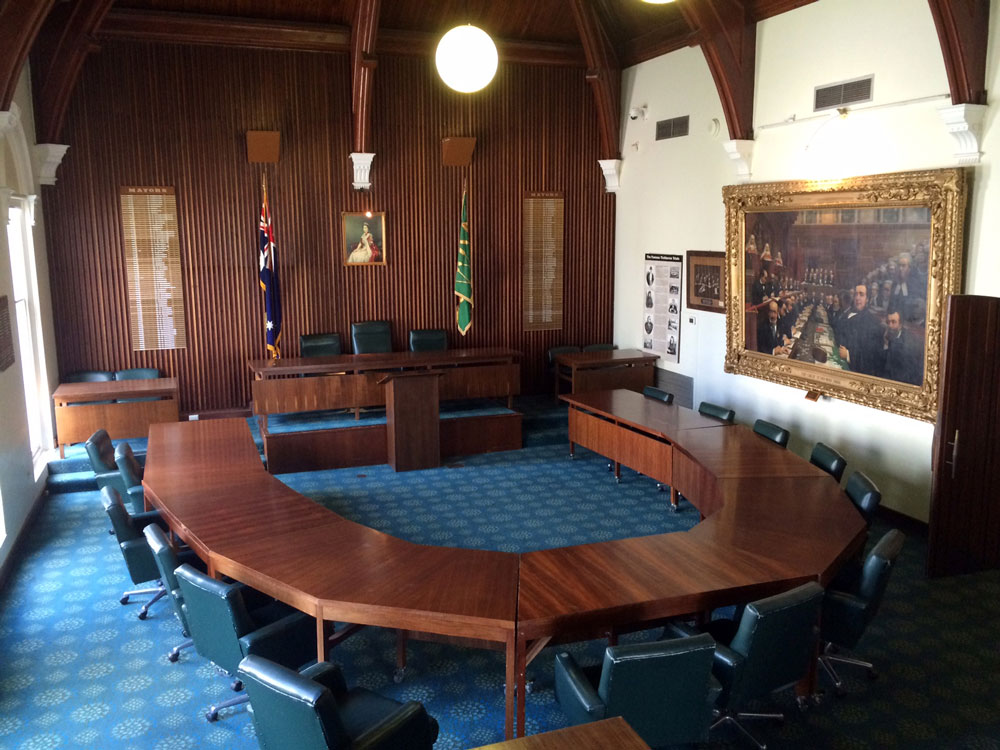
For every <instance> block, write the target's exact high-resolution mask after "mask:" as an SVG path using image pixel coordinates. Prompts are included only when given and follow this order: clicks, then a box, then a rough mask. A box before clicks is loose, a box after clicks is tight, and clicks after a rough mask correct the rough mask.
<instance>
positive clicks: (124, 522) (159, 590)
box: [101, 487, 167, 620]
mask: <svg viewBox="0 0 1000 750" xmlns="http://www.w3.org/2000/svg"><path fill="white" fill-rule="evenodd" d="M101 501H102V502H103V504H104V511H105V512H106V513H107V514H108V518H109V519H111V528H112V530H113V531H114V534H115V537H116V538H117V539H118V547H119V549H121V553H122V557H123V558H125V567H126V568H127V569H128V574H129V578H131V579H132V583H134V584H136V585H139V584H142V583H146V582H148V581H156V585H155V586H153V587H151V588H142V589H133V590H132V591H126V592H125V593H124V594H122V596H121V599H119V601H120V602H121V603H122V604H128V602H129V599H130V598H131V597H133V596H140V595H143V596H144V595H146V594H152V598H151V599H150V600H149V601H148V602H146V603H145V604H143V605H142V608H141V609H140V610H139V619H140V620H145V619H146V614H147V613H148V612H149V608H150V607H151V606H152V605H153V604H155V603H156V602H158V601H159V600H160V599H161V598H163V596H164V595H165V594H166V593H167V592H166V589H165V588H164V587H163V583H162V582H161V581H160V580H159V577H160V570H159V568H157V567H156V561H155V560H154V559H153V553H152V551H151V550H150V549H149V545H148V544H147V543H146V538H145V537H144V536H143V529H144V528H145V527H146V526H148V525H149V524H151V523H155V524H158V525H160V526H161V527H162V528H163V529H164V530H166V524H165V523H164V522H163V520H162V519H161V518H160V514H159V512H157V511H155V510H152V511H149V512H147V513H129V512H128V510H127V509H126V508H125V505H124V504H123V503H122V497H121V495H119V494H118V490H116V489H115V488H113V487H104V488H103V489H102V490H101Z"/></svg>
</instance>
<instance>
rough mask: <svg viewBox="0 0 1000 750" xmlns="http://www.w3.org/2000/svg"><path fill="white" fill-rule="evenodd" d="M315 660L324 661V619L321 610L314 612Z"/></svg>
mask: <svg viewBox="0 0 1000 750" xmlns="http://www.w3.org/2000/svg"><path fill="white" fill-rule="evenodd" d="M316 661H326V621H325V620H324V619H323V613H322V612H321V611H317V612H316Z"/></svg>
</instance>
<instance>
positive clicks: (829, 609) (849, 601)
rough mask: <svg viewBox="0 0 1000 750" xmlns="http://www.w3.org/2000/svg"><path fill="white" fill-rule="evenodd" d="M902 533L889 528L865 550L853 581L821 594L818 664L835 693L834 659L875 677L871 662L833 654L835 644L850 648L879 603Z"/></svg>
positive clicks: (900, 546)
mask: <svg viewBox="0 0 1000 750" xmlns="http://www.w3.org/2000/svg"><path fill="white" fill-rule="evenodd" d="M905 538H906V537H905V536H904V535H903V533H902V532H901V531H899V530H898V529H892V530H891V531H889V532H887V533H886V534H885V536H883V537H882V538H881V539H880V540H879V541H878V543H877V544H876V545H875V546H874V547H873V548H872V551H871V552H869V553H868V557H866V558H865V563H864V565H863V566H862V568H861V571H860V574H859V575H858V577H857V579H856V581H854V582H853V583H851V584H850V585H849V586H848V587H846V588H843V589H835V588H833V587H832V586H831V588H829V589H827V591H826V596H825V597H824V598H823V616H822V618H821V620H820V622H821V623H822V631H821V637H822V638H823V643H824V648H823V654H822V655H821V656H820V665H821V666H822V667H823V670H824V671H825V672H826V673H827V675H829V677H830V679H831V680H832V681H833V684H834V687H835V688H836V691H837V694H838V695H841V694H843V686H844V683H843V680H841V679H840V675H838V674H837V671H836V670H835V669H834V668H833V663H834V662H840V663H842V664H853V665H854V666H857V667H864V668H865V669H866V670H867V672H868V676H869V677H870V678H874V677H876V676H877V675H876V672H875V667H874V665H872V664H871V662H867V661H863V660H861V659H854V658H851V657H847V656H843V655H840V654H837V652H836V651H837V649H838V648H845V649H849V650H850V649H853V648H854V647H855V646H856V645H857V644H858V641H859V640H861V636H863V635H864V633H865V630H866V629H867V627H868V623H870V622H871V621H872V620H873V619H874V617H875V615H876V614H878V610H879V607H880V606H881V605H882V598H883V595H884V594H885V589H886V586H887V585H888V583H889V576H890V575H891V574H892V569H893V568H894V567H895V565H896V558H898V557H899V553H900V552H901V551H902V549H903V541H904V540H905Z"/></svg>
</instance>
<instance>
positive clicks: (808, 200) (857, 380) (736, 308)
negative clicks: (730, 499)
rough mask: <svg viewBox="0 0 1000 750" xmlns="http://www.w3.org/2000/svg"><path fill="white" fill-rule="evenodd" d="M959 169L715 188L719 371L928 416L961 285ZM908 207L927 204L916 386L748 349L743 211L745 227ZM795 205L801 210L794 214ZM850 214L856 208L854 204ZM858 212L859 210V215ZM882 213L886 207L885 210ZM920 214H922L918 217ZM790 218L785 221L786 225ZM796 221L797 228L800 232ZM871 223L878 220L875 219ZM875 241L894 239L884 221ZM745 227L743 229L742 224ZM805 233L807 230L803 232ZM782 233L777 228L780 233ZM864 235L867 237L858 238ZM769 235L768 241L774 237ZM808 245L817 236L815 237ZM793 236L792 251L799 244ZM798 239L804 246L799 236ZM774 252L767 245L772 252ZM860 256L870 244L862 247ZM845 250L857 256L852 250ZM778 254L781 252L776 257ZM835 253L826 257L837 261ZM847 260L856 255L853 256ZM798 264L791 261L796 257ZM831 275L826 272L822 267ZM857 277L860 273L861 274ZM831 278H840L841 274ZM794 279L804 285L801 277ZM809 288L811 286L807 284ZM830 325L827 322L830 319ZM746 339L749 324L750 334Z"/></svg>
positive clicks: (751, 314)
mask: <svg viewBox="0 0 1000 750" xmlns="http://www.w3.org/2000/svg"><path fill="white" fill-rule="evenodd" d="M966 182H967V180H966V173H965V171H964V170H962V169H940V170H930V171H920V172H901V173H894V174H880V175H869V176H865V177H854V178H848V179H843V180H824V181H812V182H806V181H802V182H774V183H757V184H748V185H729V186H726V187H724V188H723V191H722V192H723V199H724V202H725V211H726V360H725V371H726V372H730V373H736V374H739V375H747V376H749V377H755V378H760V379H762V380H769V381H772V382H775V383H781V384H783V385H788V386H791V387H794V388H802V389H805V390H806V391H809V392H811V393H812V395H815V394H817V393H818V394H822V395H826V396H831V397H834V398H839V399H843V400H846V401H853V402H855V403H858V404H862V405H864V406H869V407H872V408H875V409H881V410H883V411H887V412H894V413H896V414H902V415H903V416H907V417H912V418H915V419H921V420H925V421H930V422H933V421H934V420H935V418H936V416H937V402H938V384H939V376H940V364H941V357H942V355H943V343H944V342H943V330H944V314H945V310H946V306H947V305H946V303H947V298H948V295H950V294H958V293H960V291H961V284H962V253H963V232H964V222H965V206H966V200H967V187H966ZM907 208H909V209H911V212H912V211H917V212H921V209H924V211H923V215H924V216H926V215H927V214H928V213H929V219H930V227H929V242H928V247H927V268H926V276H927V288H926V295H927V296H926V316H925V318H924V321H923V327H924V332H925V337H924V349H923V352H924V355H923V356H924V362H923V378H922V383H921V384H920V385H915V384H914V385H911V384H908V383H905V382H901V381H897V380H890V379H888V378H885V377H878V376H876V375H871V374H862V373H860V372H851V371H849V370H840V369H835V368H834V367H830V366H827V365H824V364H819V360H816V361H815V362H812V363H810V362H804V361H797V360H795V359H792V358H783V357H781V356H775V355H772V354H766V353H761V352H758V351H753V350H751V349H748V347H747V340H748V339H747V337H748V333H749V331H748V330H747V328H748V326H749V325H750V323H748V321H752V320H755V319H756V315H757V310H755V309H753V306H752V305H748V302H749V300H748V299H747V297H748V292H747V290H748V288H749V286H750V285H749V284H748V283H747V278H746V273H747V266H748V265H750V264H749V263H748V261H747V257H748V252H750V253H760V257H764V252H763V251H764V248H763V247H761V248H757V247H756V244H755V243H753V244H752V245H751V247H750V248H749V249H748V242H749V238H748V237H747V236H746V235H747V232H746V229H747V226H748V219H749V221H750V224H751V225H752V226H754V227H756V226H762V223H761V222H762V221H763V220H765V219H773V220H774V221H775V222H778V221H780V220H782V219H784V220H785V223H786V224H788V221H789V215H790V214H794V217H793V218H792V223H793V224H794V223H797V222H798V221H799V220H800V219H802V218H803V217H811V215H812V214H816V215H821V216H824V217H825V216H827V215H829V214H827V213H822V212H833V213H834V214H836V212H841V213H840V214H837V215H838V216H844V214H845V212H846V214H847V215H848V216H849V215H850V209H900V215H911V214H904V213H903V212H905V211H906V209H907ZM796 212H802V213H796ZM767 213H774V214H780V215H782V216H775V217H759V216H754V215H755V214H767ZM858 215H860V212H859V213H858ZM865 215H866V216H867V215H868V214H865ZM888 215H889V216H892V214H891V212H890V214H888ZM925 221H926V219H925ZM789 226H790V225H789ZM804 229H805V227H804V226H803V225H802V224H800V225H798V227H797V230H798V231H799V232H800V233H804ZM880 230H881V227H880ZM884 232H885V237H884V238H883V239H885V240H886V242H885V245H886V246H890V245H892V243H893V241H894V240H895V239H898V238H896V237H894V236H893V228H892V227H891V226H888V225H887V226H886V227H885V228H884ZM751 236H753V232H751ZM805 236H806V237H808V236H809V235H808V234H807V233H805ZM786 237H787V235H786ZM866 241H867V242H869V244H871V240H866ZM780 242H781V240H780V239H778V240H777V243H778V244H780ZM816 244H820V243H819V242H817V243H816ZM802 246H803V243H802V242H801V240H800V241H799V242H798V243H797V244H796V249H795V250H786V253H788V252H802V250H801V248H802ZM806 246H807V247H809V244H808V242H807V243H806ZM780 251H781V248H780V247H776V248H774V253H773V257H776V256H777V253H778V252H780ZM866 252H868V254H869V256H870V255H871V251H870V249H866ZM855 255H860V253H859V252H857V251H856V252H855ZM787 257H788V255H787V254H786V258H787ZM839 260H840V259H839V258H834V261H835V262H837V263H838V264H839ZM854 262H855V263H860V261H859V260H858V259H857V258H855V259H854ZM800 266H801V264H800ZM830 273H831V275H834V276H835V275H836V274H834V273H833V272H832V271H831V272H830ZM862 283H864V282H862ZM841 286H846V283H843V281H842V282H841ZM802 288H807V287H805V285H802ZM814 291H815V290H814ZM831 328H832V326H831ZM752 340H754V341H755V340H756V332H754V334H753V335H752Z"/></svg>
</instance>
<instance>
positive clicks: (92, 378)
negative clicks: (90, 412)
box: [63, 370, 115, 406]
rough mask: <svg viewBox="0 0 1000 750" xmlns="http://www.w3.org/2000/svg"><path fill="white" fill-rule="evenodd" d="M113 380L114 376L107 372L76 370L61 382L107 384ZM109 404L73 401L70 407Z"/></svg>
mask: <svg viewBox="0 0 1000 750" xmlns="http://www.w3.org/2000/svg"><path fill="white" fill-rule="evenodd" d="M114 379H115V374H114V373H113V372H109V371H108V370H78V371H77V372H71V373H70V374H69V375H67V376H66V379H65V380H64V381H63V382H66V383H107V382H108V381H110V380H114ZM81 403H83V404H110V403H113V402H112V401H73V402H70V406H77V405H79V404H81Z"/></svg>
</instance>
